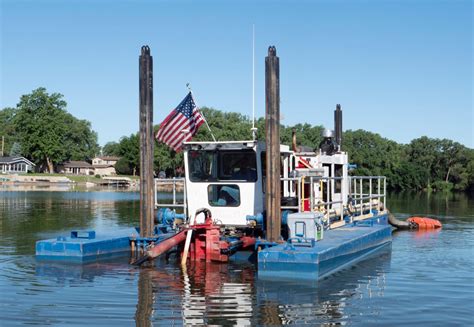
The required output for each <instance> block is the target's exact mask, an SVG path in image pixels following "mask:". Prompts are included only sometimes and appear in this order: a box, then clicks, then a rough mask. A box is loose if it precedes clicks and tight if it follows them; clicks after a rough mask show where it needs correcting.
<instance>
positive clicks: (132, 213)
mask: <svg viewBox="0 0 474 327" xmlns="http://www.w3.org/2000/svg"><path fill="white" fill-rule="evenodd" d="M137 198H138V194H136V193H116V192H88V193H85V192H0V223H1V224H0V228H1V234H2V238H0V249H1V250H2V252H5V253H11V254H32V253H34V249H35V242H36V241H37V240H40V239H47V238H55V237H56V236H58V235H60V234H63V235H67V234H69V232H70V231H71V230H77V229H86V228H91V229H96V230H98V231H104V230H109V229H112V228H116V227H117V226H135V225H137V224H138V210H139V205H138V203H137V201H136V199H137Z"/></svg>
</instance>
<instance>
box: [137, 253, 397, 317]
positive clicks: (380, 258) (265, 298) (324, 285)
mask: <svg viewBox="0 0 474 327" xmlns="http://www.w3.org/2000/svg"><path fill="white" fill-rule="evenodd" d="M390 258H391V257H390V248H389V247H387V248H386V249H384V250H383V251H382V252H379V253H378V254H377V255H375V256H373V257H372V258H368V259H367V260H364V261H363V262H360V263H359V264H358V265H357V266H354V267H352V268H350V269H348V270H343V271H341V272H339V273H336V274H335V275H333V276H331V277H329V278H326V279H324V280H322V281H319V282H314V283H312V284H311V283H310V284H309V285H308V283H307V281H305V282H302V283H298V281H297V274H295V282H294V283H288V282H280V281H268V280H265V281H263V280H262V281H260V280H257V279H256V272H255V267H254V266H253V265H251V264H248V263H244V264H242V263H239V264H238V265H237V264H232V263H231V264H215V263H205V262H196V263H192V264H188V266H187V268H186V269H183V270H181V269H180V268H179V267H177V266H174V269H170V267H169V266H168V267H167V268H165V269H163V267H162V268H160V267H155V268H147V269H142V270H141V271H140V273H139V281H138V305H137V311H136V314H135V319H136V324H137V326H148V325H150V323H151V322H153V321H160V323H163V322H166V324H175V323H182V324H184V325H281V324H333V323H336V324H340V325H344V324H347V323H350V322H351V321H352V319H353V318H354V316H357V315H358V313H356V312H353V310H352V309H351V303H352V302H353V301H363V300H369V299H373V298H377V297H383V296H384V290H385V274H386V272H387V271H388V270H389V269H390ZM177 298H179V301H178V300H176V299H177ZM177 309H178V310H180V312H179V314H176V310H177ZM374 310H381V308H374ZM173 313H175V314H173Z"/></svg>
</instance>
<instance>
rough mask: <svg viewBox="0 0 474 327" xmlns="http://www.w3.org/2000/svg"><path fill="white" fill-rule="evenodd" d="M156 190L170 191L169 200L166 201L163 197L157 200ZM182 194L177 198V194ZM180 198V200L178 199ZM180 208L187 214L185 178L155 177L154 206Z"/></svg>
mask: <svg viewBox="0 0 474 327" xmlns="http://www.w3.org/2000/svg"><path fill="white" fill-rule="evenodd" d="M158 192H162V193H172V197H171V201H170V202H166V201H164V200H166V198H165V197H160V199H161V200H163V201H158V199H159V198H158ZM180 194H182V196H180V197H179V198H178V195H180ZM181 199H182V201H180V200H181ZM158 207H166V208H182V209H183V213H184V214H185V215H186V216H187V215H188V207H187V201H186V179H184V178H155V208H158Z"/></svg>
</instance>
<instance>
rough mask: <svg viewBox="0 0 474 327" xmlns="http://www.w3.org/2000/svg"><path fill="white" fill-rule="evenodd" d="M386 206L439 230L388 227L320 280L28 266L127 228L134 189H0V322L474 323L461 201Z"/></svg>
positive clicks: (473, 230)
mask: <svg viewBox="0 0 474 327" xmlns="http://www.w3.org/2000/svg"><path fill="white" fill-rule="evenodd" d="M388 206H389V208H391V211H392V212H393V213H395V215H396V216H397V217H401V218H405V217H408V216H412V215H425V216H434V217H437V218H438V219H440V220H441V222H442V223H443V225H444V226H443V229H442V230H441V231H437V232H408V231H403V232H395V233H394V234H393V244H392V246H391V249H390V248H388V249H386V250H385V251H383V252H382V253H380V254H378V255H377V256H375V257H372V258H370V259H367V260H365V261H363V262H360V263H358V264H357V265H355V266H353V267H350V268H348V269H345V270H342V271H339V272H337V273H335V274H334V275H332V276H329V277H328V278H326V279H324V280H322V281H319V282H315V283H308V282H299V281H298V276H297V275H295V282H294V283H288V282H285V283H280V282H275V281H271V282H270V281H263V280H259V279H258V277H257V274H256V270H255V267H254V266H253V265H252V264H249V263H245V262H240V263H230V264H206V263H199V264H189V265H188V267H187V269H186V270H183V269H181V268H180V267H179V265H177V264H176V263H174V262H169V263H167V262H166V261H165V260H161V261H158V262H156V264H155V267H153V268H146V269H143V268H142V269H140V268H136V267H133V266H130V265H129V264H128V261H127V259H126V258H125V259H124V260H114V261H110V262H102V263H95V264H88V265H85V266H80V265H64V264H50V263H42V262H37V261H36V260H35V256H34V252H35V241H37V240H40V239H46V238H53V237H56V236H58V235H61V234H63V235H67V234H69V232H70V230H72V229H82V228H88V229H89V228H93V229H96V230H99V231H100V230H107V229H110V228H122V227H123V228H124V227H130V226H135V225H137V224H138V218H137V217H138V210H139V200H138V194H137V193H126V192H70V191H60V192H48V191H23V192H19V191H0V313H1V314H0V325H1V326H17V325H41V326H45V325H54V326H84V325H91V326H96V325H104V326H109V325H114V326H130V325H134V324H136V325H137V326H147V325H155V326H158V325H160V326H161V325H163V326H181V325H191V324H195V325H225V326H229V325H270V326H271V325H280V324H296V325H302V324H308V325H312V326H320V325H321V326H333V325H351V326H381V325H386V326H397V325H403V326H409V325H419V326H472V325H474V222H473V219H474V201H473V198H469V197H468V196H466V195H465V194H454V195H453V194H450V195H443V194H431V195H427V194H424V193H422V194H394V195H391V196H390V198H389V199H388Z"/></svg>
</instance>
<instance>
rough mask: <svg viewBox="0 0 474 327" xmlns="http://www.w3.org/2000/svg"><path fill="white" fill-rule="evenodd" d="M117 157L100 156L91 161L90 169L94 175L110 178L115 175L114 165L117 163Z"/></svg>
mask: <svg viewBox="0 0 474 327" xmlns="http://www.w3.org/2000/svg"><path fill="white" fill-rule="evenodd" d="M119 159H120V158H119V157H113V156H101V157H95V158H93V159H92V167H93V168H94V174H95V175H100V176H112V175H117V172H116V171H115V164H116V163H117V161H119Z"/></svg>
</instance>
